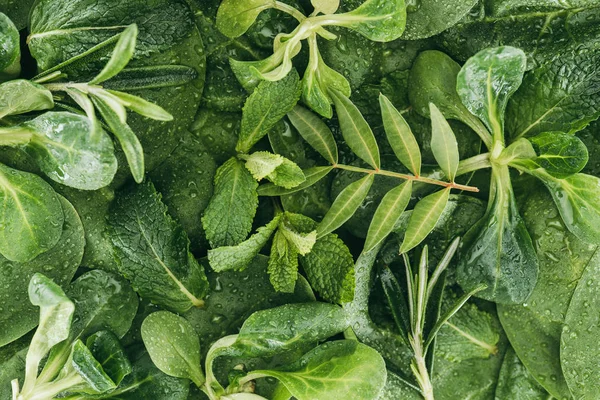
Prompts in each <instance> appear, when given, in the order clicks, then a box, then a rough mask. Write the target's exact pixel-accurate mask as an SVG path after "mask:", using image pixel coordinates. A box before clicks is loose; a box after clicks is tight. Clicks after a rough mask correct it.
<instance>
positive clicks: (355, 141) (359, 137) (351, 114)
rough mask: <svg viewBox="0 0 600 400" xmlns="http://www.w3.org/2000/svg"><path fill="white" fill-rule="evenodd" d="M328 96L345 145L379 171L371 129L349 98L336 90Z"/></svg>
mask: <svg viewBox="0 0 600 400" xmlns="http://www.w3.org/2000/svg"><path fill="white" fill-rule="evenodd" d="M330 94H331V96H332V98H333V102H334V104H335V110H336V112H337V116H338V119H339V122H340V128H341V130H342V135H343V136H344V139H345V140H346V144H348V146H349V147H350V149H351V150H352V151H353V152H354V153H355V154H356V155H357V156H359V157H360V158H361V159H363V160H364V161H365V162H366V163H367V164H369V165H370V166H371V167H373V168H375V169H379V168H380V167H381V161H380V158H379V147H378V146H377V141H376V140H375V136H374V135H373V131H372V130H371V127H370V126H369V124H367V121H365V118H364V117H363V116H362V114H361V113H360V111H359V110H358V108H356V106H355V105H354V104H352V102H351V101H350V99H349V98H347V97H346V96H344V95H343V94H341V93H340V92H338V91H337V90H332V91H331V92H330Z"/></svg>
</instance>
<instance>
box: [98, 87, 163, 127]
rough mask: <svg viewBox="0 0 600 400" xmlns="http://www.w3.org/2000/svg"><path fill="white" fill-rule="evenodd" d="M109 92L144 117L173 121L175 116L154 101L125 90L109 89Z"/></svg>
mask: <svg viewBox="0 0 600 400" xmlns="http://www.w3.org/2000/svg"><path fill="white" fill-rule="evenodd" d="M107 92H108V93H110V94H112V95H113V96H115V97H117V98H119V100H121V102H122V104H123V105H124V106H125V107H127V108H129V109H130V110H131V111H134V112H136V113H138V114H140V115H143V116H144V117H147V118H151V119H153V120H155V121H172V120H173V116H172V115H171V114H170V113H169V112H167V111H166V110H165V109H164V108H162V107H160V106H157V105H156V104H154V103H151V102H149V101H148V100H144V99H142V98H141V97H139V96H134V95H132V94H129V93H125V92H118V91H116V90H107Z"/></svg>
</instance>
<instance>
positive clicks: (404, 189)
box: [364, 181, 412, 251]
mask: <svg viewBox="0 0 600 400" xmlns="http://www.w3.org/2000/svg"><path fill="white" fill-rule="evenodd" d="M411 194H412V181H406V182H404V183H403V184H401V185H399V186H397V187H396V188H394V189H392V190H390V191H389V192H387V193H386V194H385V196H383V199H382V200H381V203H380V204H379V206H378V207H377V210H376V211H375V214H374V215H373V219H372V220H371V224H370V225H369V231H368V232H367V239H366V241H365V248H364V251H369V250H371V249H372V248H374V247H375V246H377V244H379V243H380V242H381V241H383V240H384V239H385V238H386V237H387V236H388V235H389V234H390V233H391V232H392V230H393V229H394V226H395V225H396V223H397V222H398V220H399V219H400V216H401V215H402V213H403V212H404V210H405V209H406V206H408V202H409V201H410V197H411Z"/></svg>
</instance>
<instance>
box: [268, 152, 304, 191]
mask: <svg viewBox="0 0 600 400" xmlns="http://www.w3.org/2000/svg"><path fill="white" fill-rule="evenodd" d="M267 179H269V180H270V181H271V182H273V183H274V184H275V185H277V186H281V187H283V188H286V189H292V188H295V187H297V186H298V185H300V184H302V183H303V182H304V181H305V180H306V177H305V176H304V172H302V169H300V167H299V166H298V165H296V163H294V162H292V161H290V160H288V159H287V158H284V159H283V163H282V164H281V165H280V166H279V167H277V168H275V171H273V172H272V173H271V174H269V176H267Z"/></svg>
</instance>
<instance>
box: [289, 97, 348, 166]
mask: <svg viewBox="0 0 600 400" xmlns="http://www.w3.org/2000/svg"><path fill="white" fill-rule="evenodd" d="M287 116H288V118H289V119H290V122H291V123H292V125H294V127H295V128H296V129H297V130H298V133H299V134H300V136H302V138H304V140H306V141H307V142H308V144H309V145H311V146H312V147H313V148H314V149H315V150H316V151H318V152H319V154H321V155H322V156H323V158H325V159H326V160H327V161H329V162H330V163H331V164H337V162H338V148H337V144H336V143H335V138H334V137H333V133H331V129H329V127H328V126H327V125H326V124H325V122H323V120H322V119H321V118H319V117H318V116H317V115H315V114H314V113H312V112H310V111H308V110H307V109H306V108H304V107H301V106H296V107H294V108H292V110H291V111H290V112H288V114H287Z"/></svg>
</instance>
